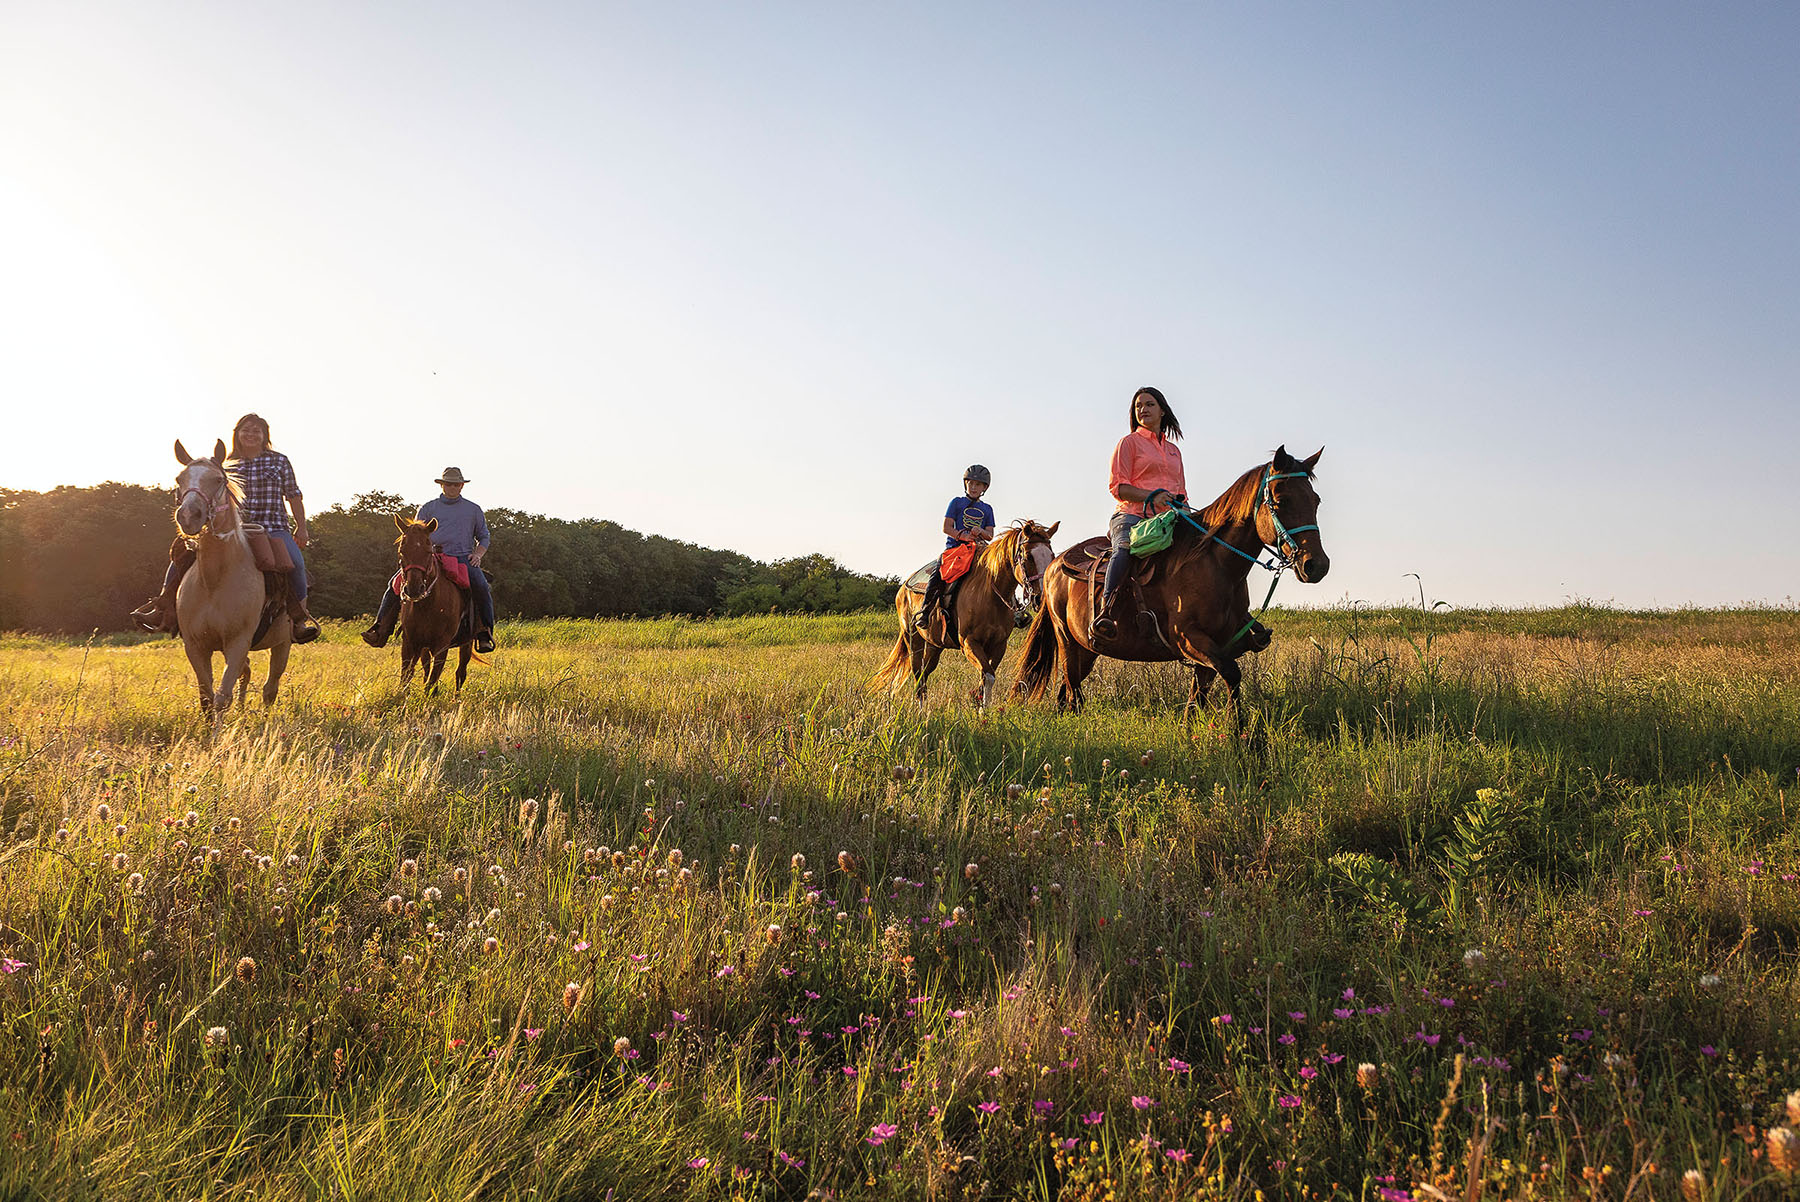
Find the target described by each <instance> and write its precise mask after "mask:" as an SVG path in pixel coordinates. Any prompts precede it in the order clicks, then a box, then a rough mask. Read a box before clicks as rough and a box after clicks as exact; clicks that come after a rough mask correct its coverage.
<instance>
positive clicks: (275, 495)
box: [225, 451, 301, 530]
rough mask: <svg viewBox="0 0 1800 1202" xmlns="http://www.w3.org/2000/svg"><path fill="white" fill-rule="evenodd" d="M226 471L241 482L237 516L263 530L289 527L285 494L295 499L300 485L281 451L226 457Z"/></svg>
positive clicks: (298, 495)
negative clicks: (242, 490) (249, 456)
mask: <svg viewBox="0 0 1800 1202" xmlns="http://www.w3.org/2000/svg"><path fill="white" fill-rule="evenodd" d="M225 470H226V471H228V472H230V473H232V474H233V475H235V476H237V477H238V479H239V480H241V481H242V482H243V485H244V503H243V505H242V506H241V507H240V509H239V514H240V516H242V517H243V519H244V520H245V521H247V522H256V523H258V524H259V525H261V526H262V527H263V528H264V529H265V530H286V529H287V528H288V514H287V503H286V501H285V500H284V498H286V497H294V498H296V499H298V498H299V497H300V495H301V493H300V484H299V482H298V481H297V480H295V479H294V465H293V464H291V463H289V462H288V457H287V456H286V455H283V454H282V453H281V452H280V451H264V452H263V453H262V454H260V455H258V456H257V457H256V458H254V459H227V460H226V461H225Z"/></svg>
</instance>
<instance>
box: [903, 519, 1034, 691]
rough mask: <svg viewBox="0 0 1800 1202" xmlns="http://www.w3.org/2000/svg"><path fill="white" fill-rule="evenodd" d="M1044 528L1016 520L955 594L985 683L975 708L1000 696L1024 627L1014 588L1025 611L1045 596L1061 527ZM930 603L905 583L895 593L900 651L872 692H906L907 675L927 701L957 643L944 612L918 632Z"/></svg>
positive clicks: (965, 637)
mask: <svg viewBox="0 0 1800 1202" xmlns="http://www.w3.org/2000/svg"><path fill="white" fill-rule="evenodd" d="M1061 525H1062V523H1061V522H1058V523H1056V525H1054V526H1040V525H1038V524H1037V523H1036V522H1034V521H1031V520H1030V519H1020V520H1019V521H1017V522H1014V523H1013V525H1012V527H1011V529H1009V530H1007V531H1006V533H1004V534H1002V535H1000V537H998V538H996V539H994V540H993V541H992V542H990V543H989V544H988V545H987V546H986V547H983V548H982V549H981V552H980V553H979V554H978V555H976V556H975V562H974V564H973V565H971V566H970V568H969V570H968V572H967V573H966V574H965V575H964V576H963V578H962V580H961V581H960V582H958V585H957V592H956V631H957V636H958V641H959V643H960V645H961V646H962V651H963V654H964V655H966V656H968V657H969V662H970V663H972V664H974V665H975V667H976V668H977V669H979V670H980V672H981V685H980V687H979V688H976V689H973V690H971V691H970V697H971V699H972V700H974V702H975V704H977V705H980V706H985V705H987V703H988V702H989V701H991V700H992V699H993V695H994V673H995V672H996V671H997V670H998V669H999V667H1000V661H1001V660H1002V659H1003V658H1005V656H1006V644H1007V641H1008V640H1009V639H1010V638H1011V637H1012V632H1013V630H1014V629H1015V628H1016V627H1017V625H1018V624H1019V623H1018V617H1019V614H1020V612H1021V609H1020V605H1019V603H1018V601H1017V600H1016V599H1015V590H1021V589H1022V590H1023V591H1024V594H1025V599H1024V609H1025V610H1027V611H1028V610H1030V609H1032V608H1034V607H1036V606H1037V604H1038V602H1039V600H1040V597H1041V596H1042V583H1043V579H1044V569H1045V568H1046V567H1048V566H1049V564H1050V561H1051V559H1053V558H1054V557H1055V554H1056V553H1055V552H1054V551H1052V550H1051V549H1050V540H1051V538H1053V537H1055V535H1056V531H1057V527H1059V526H1061ZM923 600H924V593H923V591H918V592H915V591H914V590H912V589H910V588H908V587H906V586H905V585H901V586H900V591H899V592H898V593H896V594H895V596H894V610H895V612H897V613H898V614H899V615H900V637H899V638H898V639H896V640H895V641H894V651H893V654H891V655H889V656H888V658H887V662H886V663H885V664H883V665H881V670H880V671H878V672H876V673H875V676H874V679H872V680H870V681H869V689H870V691H871V692H873V691H875V690H876V689H880V688H883V687H892V688H896V689H897V688H899V687H900V684H901V681H902V679H903V678H910V679H911V680H912V681H913V683H914V695H915V696H916V697H917V698H918V699H919V700H920V701H924V700H925V682H926V680H927V679H928V678H929V677H930V676H931V673H932V670H933V669H934V668H936V667H937V662H938V657H939V656H940V655H942V654H943V653H944V651H945V650H946V649H948V647H949V646H950V644H949V642H948V639H949V632H948V629H947V624H946V622H945V620H944V618H943V615H941V614H940V615H938V616H937V617H936V619H935V620H934V621H933V622H932V623H931V625H930V626H929V627H928V628H927V629H926V630H924V631H920V630H917V629H915V628H914V626H913V618H914V616H915V615H917V613H918V612H919V606H920V604H921V603H922V602H923Z"/></svg>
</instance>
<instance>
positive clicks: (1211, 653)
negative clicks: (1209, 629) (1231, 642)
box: [1172, 630, 1244, 734]
mask: <svg viewBox="0 0 1800 1202" xmlns="http://www.w3.org/2000/svg"><path fill="white" fill-rule="evenodd" d="M1172 633H1173V634H1174V642H1175V648H1176V650H1177V651H1179V652H1180V654H1181V658H1182V659H1184V660H1186V661H1187V662H1188V663H1190V664H1193V665H1194V686H1195V688H1196V689H1197V690H1201V684H1202V680H1203V677H1202V673H1212V672H1216V673H1218V676H1219V679H1220V680H1222V681H1224V682H1225V696H1226V704H1227V705H1229V706H1230V707H1231V725H1232V730H1233V732H1234V733H1237V734H1242V733H1243V730H1244V707H1243V706H1242V705H1241V704H1240V703H1239V701H1238V684H1239V682H1241V681H1242V680H1243V678H1244V673H1243V669H1241V668H1239V667H1238V665H1237V661H1236V660H1235V659H1232V658H1231V657H1230V656H1229V655H1227V654H1225V651H1224V649H1223V648H1222V647H1220V646H1219V645H1218V644H1217V643H1216V642H1214V641H1213V640H1212V639H1211V638H1208V637H1207V636H1205V635H1196V634H1191V633H1188V632H1185V631H1181V630H1176V631H1173V632H1172ZM1205 683H1206V684H1207V685H1210V684H1211V680H1210V678H1206V679H1205ZM1201 691H1202V692H1204V690H1201ZM1188 704H1189V706H1190V707H1191V706H1192V704H1193V699H1192V698H1191V697H1190V698H1189V702H1188Z"/></svg>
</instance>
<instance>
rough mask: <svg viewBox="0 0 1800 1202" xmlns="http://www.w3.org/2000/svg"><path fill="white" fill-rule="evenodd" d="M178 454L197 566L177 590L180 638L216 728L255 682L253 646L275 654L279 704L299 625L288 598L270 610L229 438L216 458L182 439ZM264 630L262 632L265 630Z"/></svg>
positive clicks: (272, 663) (182, 505) (182, 508)
mask: <svg viewBox="0 0 1800 1202" xmlns="http://www.w3.org/2000/svg"><path fill="white" fill-rule="evenodd" d="M175 458H176V460H177V462H179V463H180V464H181V473H180V474H179V475H177V476H176V477H175V487H176V488H177V489H178V490H180V499H179V500H178V501H177V502H176V506H175V525H176V526H177V527H178V528H179V529H180V530H181V533H182V534H184V535H186V536H187V537H188V538H190V539H192V540H194V543H195V561H194V566H193V567H192V568H191V569H189V570H188V573H187V575H185V576H183V577H182V578H181V585H180V587H179V588H178V589H176V592H175V616H176V620H177V621H178V622H179V623H180V626H181V641H182V644H183V646H185V647H186V649H187V657H188V663H190V664H192V665H193V668H194V679H195V681H196V682H197V683H198V684H199V686H200V709H201V710H202V711H203V712H210V713H211V714H212V716H213V725H214V726H215V728H216V727H217V725H218V723H219V720H220V718H221V717H222V716H223V714H224V712H225V711H226V710H227V709H229V708H231V689H232V686H233V685H236V686H237V688H238V696H239V698H240V699H241V698H242V697H243V696H244V695H245V694H246V693H247V692H248V691H249V688H250V675H249V661H250V653H251V652H252V651H267V652H268V653H269V679H268V680H266V681H264V682H263V689H262V697H263V704H264V705H273V704H274V703H275V694H276V692H277V691H279V689H280V688H281V674H282V673H283V672H285V671H286V670H287V662H288V647H289V644H290V642H291V639H292V635H293V624H292V623H291V622H290V621H289V619H288V614H287V604H286V601H287V599H286V597H285V596H283V597H281V598H280V599H279V605H277V606H275V607H273V609H274V613H273V614H272V615H271V614H270V613H269V612H267V611H269V610H270V609H271V608H272V607H271V606H270V605H269V604H268V597H267V594H266V592H265V590H264V586H263V573H262V572H261V571H260V570H259V569H258V568H257V566H256V558H255V555H254V554H253V553H252V552H251V550H250V540H249V539H248V538H247V537H245V534H244V527H243V524H242V523H241V522H240V521H239V520H238V500H239V497H240V492H239V487H238V482H237V481H236V480H235V479H234V478H233V477H231V476H230V475H228V474H226V472H225V469H224V468H223V467H222V466H221V465H222V464H223V463H224V462H225V444H224V442H222V441H220V442H215V443H214V445H213V453H212V458H210V459H196V458H194V457H193V456H192V455H189V454H188V453H187V448H185V447H183V446H182V445H181V441H180V440H179V439H177V440H176V442H175ZM259 636H260V637H259ZM215 654H218V655H223V656H224V657H225V675H224V677H223V678H221V680H220V681H219V689H218V692H216V693H215V692H214V691H213V687H212V683H213V667H212V660H213V656H214V655H215Z"/></svg>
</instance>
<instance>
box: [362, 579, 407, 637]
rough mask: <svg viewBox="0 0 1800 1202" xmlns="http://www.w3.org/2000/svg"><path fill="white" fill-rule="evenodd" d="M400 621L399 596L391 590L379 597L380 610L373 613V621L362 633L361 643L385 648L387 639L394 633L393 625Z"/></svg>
mask: <svg viewBox="0 0 1800 1202" xmlns="http://www.w3.org/2000/svg"><path fill="white" fill-rule="evenodd" d="M399 620H400V596H399V594H397V593H396V592H394V590H393V589H389V590H388V591H387V592H385V593H383V594H382V595H381V608H380V609H379V610H377V611H376V613H375V621H374V622H373V623H372V624H371V625H370V626H369V628H368V629H367V630H365V631H363V632H362V641H363V642H365V643H367V644H368V645H369V646H371V647H385V646H387V641H388V638H389V637H390V636H391V635H392V634H393V633H394V623H395V622H397V621H399Z"/></svg>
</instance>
